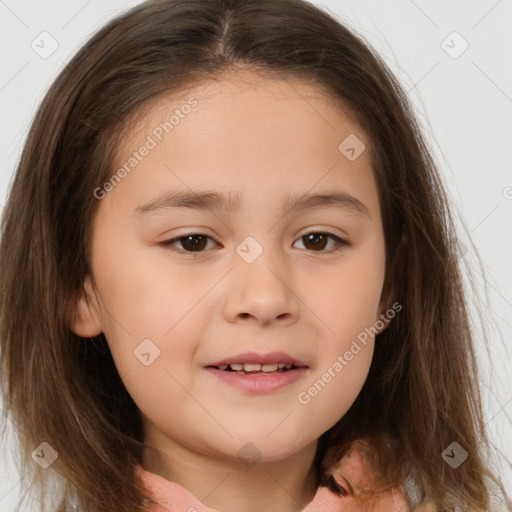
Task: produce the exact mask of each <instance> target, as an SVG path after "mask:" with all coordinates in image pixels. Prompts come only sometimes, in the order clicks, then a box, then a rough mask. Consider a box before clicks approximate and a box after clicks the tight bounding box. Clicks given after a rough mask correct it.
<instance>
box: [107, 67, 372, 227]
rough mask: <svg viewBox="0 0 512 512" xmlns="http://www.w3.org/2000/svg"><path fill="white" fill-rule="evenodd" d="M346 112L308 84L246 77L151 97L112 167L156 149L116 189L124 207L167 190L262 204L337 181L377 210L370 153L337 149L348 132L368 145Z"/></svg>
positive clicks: (335, 184)
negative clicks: (352, 155)
mask: <svg viewBox="0 0 512 512" xmlns="http://www.w3.org/2000/svg"><path fill="white" fill-rule="evenodd" d="M349 112H350V110H349V109H348V108H347V109H344V108H343V104H342V103H341V102H339V101H335V100H334V99H333V97H332V96H331V95H329V94H328V93H327V92H326V91H325V90H324V89H322V88H320V87H318V86H317V85H315V84H313V83H310V82H309V83H308V82H305V81H301V80H298V79H291V78H286V79H276V78H271V79H270V78H266V77H262V76H259V75H254V74H251V73H248V74H238V75H226V76H222V77H220V78H216V79H212V80H209V81H206V82H203V83H200V84H195V85H194V86H193V87H188V88H187V89H182V90H180V91H179V92H175V93H173V94H167V95H163V96H160V97H159V98H155V99H154V100H152V102H151V103H148V104H146V105H145V106H144V108H143V109H140V110H139V111H138V113H137V116H134V117H133V119H132V121H131V123H130V124H129V125H128V126H129V129H127V130H126V132H125V136H123V137H122V138H121V144H119V146H118V155H117V159H116V162H115V165H114V169H116V168H117V167H121V166H122V165H123V163H126V162H127V161H129V159H130V155H132V154H133V153H134V151H136V150H137V149H138V148H140V147H142V146H144V145H145V143H146V142H147V140H148V138H151V140H152V142H153V146H154V147H153V148H152V149H151V151H149V152H147V151H146V153H149V154H147V156H145V157H144V159H142V160H141V161H140V162H136V164H137V166H136V168H135V171H133V172H131V173H130V176H129V178H127V179H126V181H127V182H128V183H123V185H122V187H126V190H127V191H128V193H129V195H130V196H131V197H130V199H133V200H132V201H131V204H130V205H129V206H128V205H127V209H128V208H129V209H130V210H131V211H133V210H134V209H135V208H134V207H133V203H134V202H135V201H136V202H137V205H136V207H140V205H141V204H144V203H145V204H147V203H149V202H151V201H152V200H154V199H155V198H156V196H155V194H156V192H162V191H165V190H167V191H171V194H173V193H174V192H176V191H178V192H179V193H183V192H188V193H189V195H190V193H191V192H192V194H194V191H196V190H203V191H204V190H208V191H211V192H215V191H216V190H217V191H224V192H229V194H231V193H234V194H236V195H238V196H239V198H240V199H241V203H242V205H245V204H247V201H253V202H254V203H255V204H256V205H258V204H259V205H260V206H262V205H263V195H264V196H265V198H266V197H269V196H270V195H272V196H274V195H275V197H276V198H277V197H284V201H285V203H286V201H287V200H289V199H290V197H293V196H295V197H296V198H297V197H298V196H299V195H301V194H304V193H306V192H308V191H309V190H310V189H311V192H322V193H323V192H325V191H327V189H329V188H338V190H340V187H339V185H341V189H345V191H346V192H348V193H349V194H351V195H352V196H355V197H359V198H360V199H361V200H362V201H363V202H364V203H366V204H367V205H369V206H368V207H369V209H370V210H372V209H375V205H377V204H378V200H377V202H376V201H375V200H374V199H375V198H376V196H377V194H376V190H375V183H374V180H373V171H372V166H371V160H370V151H364V152H363V153H362V154H361V155H360V156H359V157H358V158H357V160H355V161H350V160H348V159H347V158H346V157H345V156H343V155H342V153H341V152H340V151H341V150H340V148H339V146H340V144H341V143H343V141H344V140H346V139H347V137H353V136H356V137H357V138H358V139H359V140H360V141H361V143H362V144H363V145H364V146H365V147H366V148H368V149H369V146H370V141H369V138H368V137H367V136H366V134H365V133H364V132H363V131H362V129H361V128H360V126H359V125H358V124H357V123H356V122H355V121H354V120H353V119H354V116H353V115H352V114H351V113H350V115H349ZM117 188H118V189H119V188H121V187H117ZM313 189H314V190H313ZM278 191H279V192H286V194H284V195H283V194H282V193H279V194H277V192H278ZM274 192H275V194H274ZM115 193H117V190H116V192H115ZM114 195H115V194H114ZM136 196H138V197H136ZM159 196H161V194H159ZM364 196H366V197H364ZM370 196H371V197H370ZM286 197H288V199H286ZM139 199H140V200H139ZM166 200H167V199H166ZM189 200H190V198H188V199H187V201H189ZM174 201H175V202H176V200H175V199H174ZM180 201H182V199H181V198H180ZM107 202H108V201H107ZM122 202H124V200H122ZM285 203H283V206H282V208H284V207H285V206H284V204H285ZM372 203H373V206H372ZM205 204H206V203H205ZM266 205H268V202H266ZM276 211H277V210H276ZM368 216H369V217H373V215H372V213H371V211H370V215H368ZM377 217H378V216H376V217H374V218H377Z"/></svg>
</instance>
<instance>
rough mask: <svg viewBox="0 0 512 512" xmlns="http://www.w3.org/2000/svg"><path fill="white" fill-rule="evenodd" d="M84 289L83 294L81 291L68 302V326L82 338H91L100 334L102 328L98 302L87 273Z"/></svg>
mask: <svg viewBox="0 0 512 512" xmlns="http://www.w3.org/2000/svg"><path fill="white" fill-rule="evenodd" d="M84 289H85V295H84V294H83V293H81V294H80V296H79V297H78V298H74V300H73V301H72V302H71V303H70V304H69V313H70V314H69V316H68V318H70V321H69V328H70V329H71V330H72V331H73V332H74V333H75V334H77V335H78V336H81V337H82V338H92V337H94V336H98V335H99V334H101V333H102V332H103V329H102V327H101V321H100V318H101V316H100V308H99V303H98V300H97V297H96V294H95V292H94V290H93V287H92V284H91V278H90V276H89V275H87V276H86V278H85V281H84Z"/></svg>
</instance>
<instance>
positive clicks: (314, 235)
mask: <svg viewBox="0 0 512 512" xmlns="http://www.w3.org/2000/svg"><path fill="white" fill-rule="evenodd" d="M302 238H304V239H305V240H306V243H305V244H304V245H305V247H308V244H309V243H310V242H313V245H316V244H318V239H319V238H323V242H324V243H323V244H321V247H313V250H322V249H324V248H325V244H326V243H327V237H326V236H325V234H323V233H309V234H307V235H304V236H303V237H302ZM308 248H309V247H308Z"/></svg>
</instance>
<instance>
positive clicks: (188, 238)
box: [180, 235, 206, 251]
mask: <svg viewBox="0 0 512 512" xmlns="http://www.w3.org/2000/svg"><path fill="white" fill-rule="evenodd" d="M192 239H196V243H192V246H191V247H187V243H188V242H190V241H191V240H192ZM197 239H201V240H199V241H197ZM180 241H181V245H182V246H183V248H184V249H185V250H187V251H189V250H191V251H194V249H199V250H203V249H204V248H205V246H206V237H205V236H202V235H189V236H184V237H182V238H180Z"/></svg>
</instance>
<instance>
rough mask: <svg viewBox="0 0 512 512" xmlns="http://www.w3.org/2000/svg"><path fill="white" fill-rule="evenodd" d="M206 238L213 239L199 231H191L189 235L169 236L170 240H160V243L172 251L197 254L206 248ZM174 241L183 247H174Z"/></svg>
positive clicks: (191, 254) (189, 254)
mask: <svg viewBox="0 0 512 512" xmlns="http://www.w3.org/2000/svg"><path fill="white" fill-rule="evenodd" d="M208 240H213V239H212V238H211V237H209V236H207V235H203V234H200V233H191V234H189V235H183V236H179V237H176V238H171V239H170V240H164V241H163V242H160V245H162V246H164V247H169V248H170V249H172V250H174V251H178V252H183V253H185V254H187V255H188V256H199V255H200V254H201V253H202V252H204V250H205V249H206V246H207V243H208ZM176 243H180V244H181V246H182V248H183V249H179V248H175V247H174V245H175V244H176Z"/></svg>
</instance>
